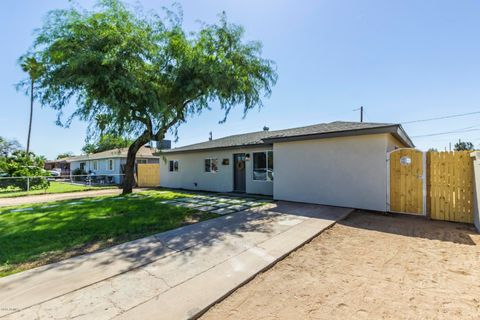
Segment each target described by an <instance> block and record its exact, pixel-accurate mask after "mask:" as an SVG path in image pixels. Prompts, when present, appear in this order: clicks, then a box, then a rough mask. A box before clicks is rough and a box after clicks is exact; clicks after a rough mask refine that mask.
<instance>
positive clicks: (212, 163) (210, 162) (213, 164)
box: [205, 159, 218, 172]
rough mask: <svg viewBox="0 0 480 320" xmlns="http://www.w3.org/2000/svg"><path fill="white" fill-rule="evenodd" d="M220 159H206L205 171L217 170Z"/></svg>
mask: <svg viewBox="0 0 480 320" xmlns="http://www.w3.org/2000/svg"><path fill="white" fill-rule="evenodd" d="M217 171H218V161H217V159H205V172H217Z"/></svg>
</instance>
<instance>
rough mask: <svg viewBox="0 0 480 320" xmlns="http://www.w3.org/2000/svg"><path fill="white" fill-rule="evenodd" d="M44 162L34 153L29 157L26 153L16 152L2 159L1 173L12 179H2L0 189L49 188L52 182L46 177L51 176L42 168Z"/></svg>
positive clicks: (0, 164)
mask: <svg viewBox="0 0 480 320" xmlns="http://www.w3.org/2000/svg"><path fill="white" fill-rule="evenodd" d="M44 162H45V161H44V159H43V158H42V157H38V156H35V155H34V154H33V153H31V154H30V155H29V156H27V154H26V153H25V152H24V151H16V152H14V153H13V154H12V155H11V156H9V157H4V158H2V159H1V161H0V169H1V170H0V171H2V172H3V173H4V174H5V175H8V176H9V177H12V178H11V179H1V180H0V188H1V189H7V188H20V189H22V190H28V188H30V189H46V188H48V186H49V185H50V182H49V181H48V180H47V178H46V176H49V175H50V174H49V173H48V172H47V171H45V170H44V169H43V168H42V167H43V164H44ZM15 177H32V178H28V179H27V178H15Z"/></svg>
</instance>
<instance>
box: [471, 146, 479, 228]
mask: <svg viewBox="0 0 480 320" xmlns="http://www.w3.org/2000/svg"><path fill="white" fill-rule="evenodd" d="M470 156H471V157H472V158H473V173H472V174H473V223H474V224H475V227H476V228H477V231H478V232H480V209H479V203H478V202H479V201H480V151H475V152H472V153H471V154H470Z"/></svg>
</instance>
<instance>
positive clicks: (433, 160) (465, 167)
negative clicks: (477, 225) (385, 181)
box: [389, 149, 474, 223]
mask: <svg viewBox="0 0 480 320" xmlns="http://www.w3.org/2000/svg"><path fill="white" fill-rule="evenodd" d="M470 153H471V152H470V151H456V152H426V153H423V152H421V151H419V150H416V149H398V150H395V151H392V152H391V153H390V157H389V166H390V172H389V174H390V177H389V178H390V184H389V188H390V192H389V209H390V211H393V212H403V213H410V214H420V215H422V214H426V215H428V216H430V218H431V219H435V220H446V221H455V222H466V223H473V215H474V179H473V159H472V157H471V156H470ZM425 157H426V159H425ZM424 173H426V174H424ZM424 202H425V204H426V208H422V204H423V203H424Z"/></svg>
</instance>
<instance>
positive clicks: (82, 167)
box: [80, 162, 85, 171]
mask: <svg viewBox="0 0 480 320" xmlns="http://www.w3.org/2000/svg"><path fill="white" fill-rule="evenodd" d="M80 170H82V171H85V162H80Z"/></svg>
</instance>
